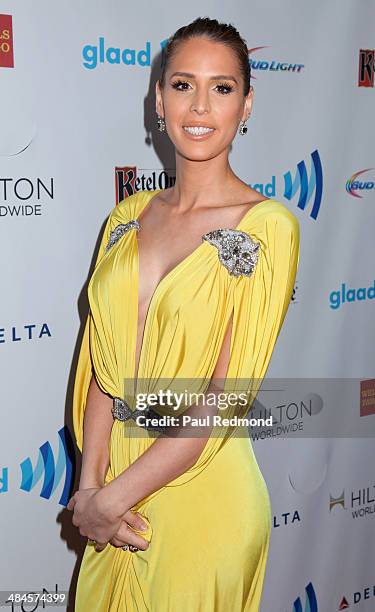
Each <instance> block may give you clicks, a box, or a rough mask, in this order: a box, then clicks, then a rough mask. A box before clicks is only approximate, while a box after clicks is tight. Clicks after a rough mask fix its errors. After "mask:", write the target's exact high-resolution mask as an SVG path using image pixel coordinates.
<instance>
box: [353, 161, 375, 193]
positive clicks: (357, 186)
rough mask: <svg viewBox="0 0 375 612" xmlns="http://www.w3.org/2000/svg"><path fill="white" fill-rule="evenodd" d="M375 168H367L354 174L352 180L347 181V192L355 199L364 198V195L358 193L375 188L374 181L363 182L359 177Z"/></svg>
mask: <svg viewBox="0 0 375 612" xmlns="http://www.w3.org/2000/svg"><path fill="white" fill-rule="evenodd" d="M370 170H374V168H366V169H365V170H360V171H359V172H356V173H355V174H353V175H352V176H351V177H350V179H348V180H347V181H346V191H347V192H348V193H349V194H350V195H351V196H353V197H354V198H363V195H360V194H359V193H357V192H358V191H362V192H365V193H366V192H367V191H371V190H372V189H374V188H375V183H374V181H361V180H360V179H358V177H359V176H360V175H361V174H364V173H365V172H370Z"/></svg>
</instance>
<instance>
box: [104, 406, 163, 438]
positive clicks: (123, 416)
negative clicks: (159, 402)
mask: <svg viewBox="0 0 375 612" xmlns="http://www.w3.org/2000/svg"><path fill="white" fill-rule="evenodd" d="M112 416H113V418H114V419H118V420H119V421H128V420H129V419H133V420H134V421H136V419H137V417H139V416H144V417H146V418H147V419H160V414H158V413H157V412H156V411H155V410H153V409H152V408H151V407H150V406H147V407H146V408H145V409H144V410H140V409H139V408H137V409H136V410H131V409H130V408H129V404H128V403H127V402H126V401H125V400H123V399H121V397H114V398H113V406H112ZM141 427H144V429H151V430H156V431H159V432H160V433H165V432H166V428H165V427H164V426H163V425H159V424H155V425H153V424H147V426H146V425H141Z"/></svg>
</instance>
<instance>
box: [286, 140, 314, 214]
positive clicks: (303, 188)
mask: <svg viewBox="0 0 375 612" xmlns="http://www.w3.org/2000/svg"><path fill="white" fill-rule="evenodd" d="M322 193H323V170H322V164H321V161H320V157H319V153H318V151H317V150H315V151H313V152H312V153H311V170H310V178H309V177H308V174H307V169H306V164H305V162H304V161H303V160H302V161H300V162H299V163H298V164H297V170H296V173H295V176H294V179H293V178H292V173H291V172H290V171H289V172H286V173H285V174H284V197H285V198H287V199H288V200H292V198H294V196H295V195H296V194H297V196H298V202H297V206H298V208H301V209H302V210H305V208H306V207H307V204H308V203H309V202H310V200H312V202H313V203H312V208H311V211H310V217H312V218H313V219H316V218H317V216H318V213H319V209H320V204H321V201H322Z"/></svg>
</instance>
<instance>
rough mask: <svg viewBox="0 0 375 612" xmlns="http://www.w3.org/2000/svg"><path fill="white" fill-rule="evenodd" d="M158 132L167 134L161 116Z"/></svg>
mask: <svg viewBox="0 0 375 612" xmlns="http://www.w3.org/2000/svg"><path fill="white" fill-rule="evenodd" d="M158 130H159V132H165V121H164V119H163V117H160V115H158Z"/></svg>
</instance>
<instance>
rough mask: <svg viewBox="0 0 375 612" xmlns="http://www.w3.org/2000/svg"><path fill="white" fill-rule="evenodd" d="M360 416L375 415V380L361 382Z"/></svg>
mask: <svg viewBox="0 0 375 612" xmlns="http://www.w3.org/2000/svg"><path fill="white" fill-rule="evenodd" d="M360 393H361V397H360V415H361V417H362V416H368V415H369V414H375V378H370V379H369V380H361V391H360Z"/></svg>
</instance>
